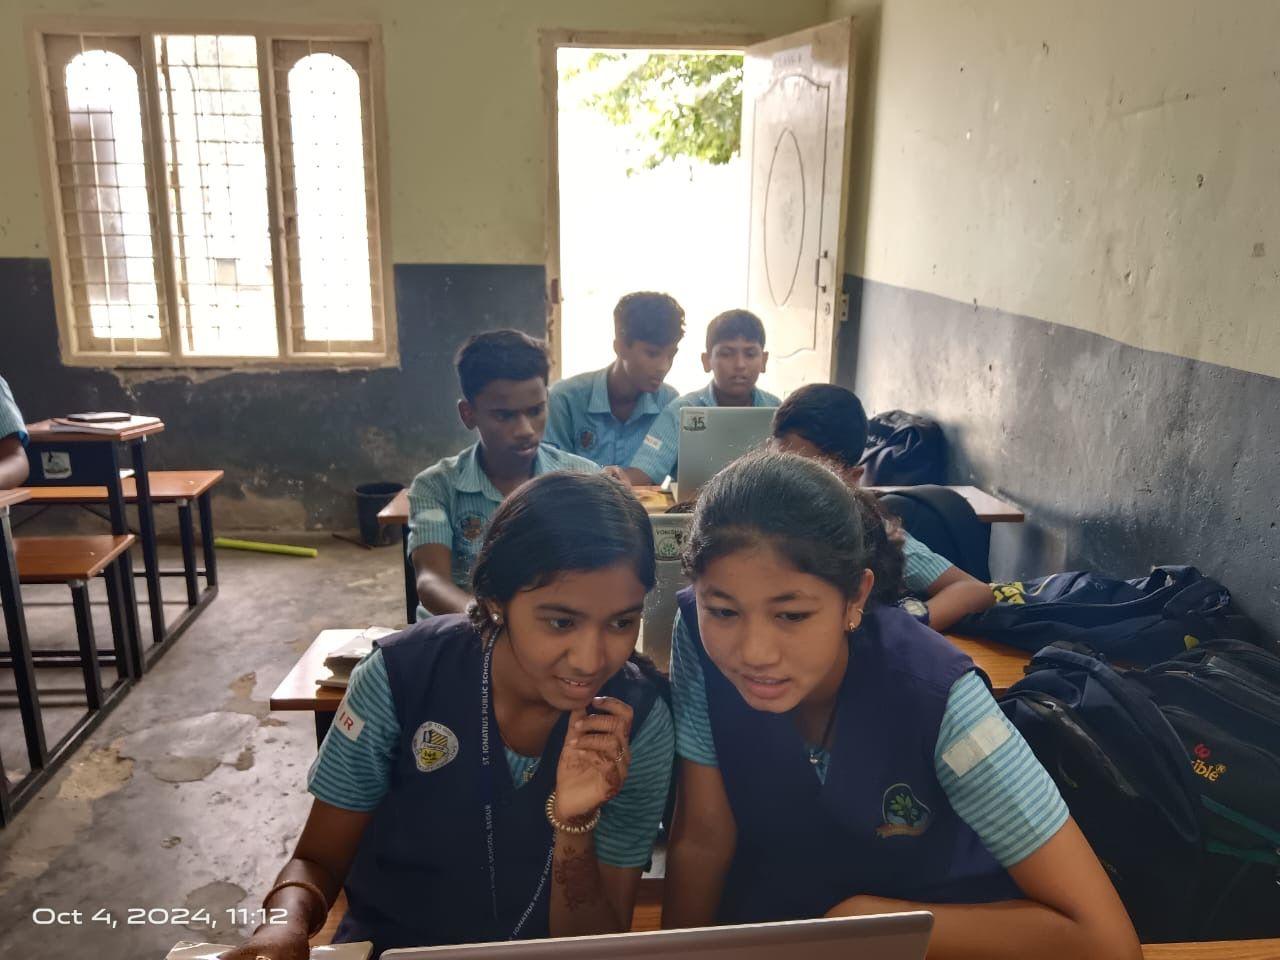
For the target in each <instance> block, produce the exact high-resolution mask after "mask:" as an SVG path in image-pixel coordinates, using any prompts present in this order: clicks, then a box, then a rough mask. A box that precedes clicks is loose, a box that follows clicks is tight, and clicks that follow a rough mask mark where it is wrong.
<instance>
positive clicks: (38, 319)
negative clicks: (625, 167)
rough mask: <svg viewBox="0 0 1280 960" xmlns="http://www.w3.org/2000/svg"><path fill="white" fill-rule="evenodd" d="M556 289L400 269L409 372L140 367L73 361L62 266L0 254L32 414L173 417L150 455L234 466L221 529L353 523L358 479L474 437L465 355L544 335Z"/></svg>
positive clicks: (510, 276) (2, 356) (497, 277)
mask: <svg viewBox="0 0 1280 960" xmlns="http://www.w3.org/2000/svg"><path fill="white" fill-rule="evenodd" d="M543 283H544V272H543V269H542V268H541V267H537V266H501V265H497V266H485V265H449V264H397V265H396V267H395V292H396V309H397V313H398V316H399V337H400V358H401V361H400V362H401V365H400V368H399V369H380V370H364V371H347V372H343V371H337V370H323V369H320V370H317V369H314V368H311V369H296V368H289V369H285V370H281V371H271V372H268V371H262V372H228V373H224V372H218V371H209V370H203V371H174V372H172V373H170V372H168V371H156V370H150V371H146V372H144V373H139V372H125V371H120V372H117V371H109V370H92V369H84V368H68V367H66V366H64V365H63V364H62V362H61V360H60V359H59V356H58V338H57V326H56V323H55V319H54V305H53V294H52V288H51V277H50V269H49V261H48V260H44V259H0V374H2V375H3V376H4V377H5V379H7V380H8V381H9V384H10V386H11V387H12V388H13V391H14V394H15V396H16V397H17V399H18V402H19V404H20V405H21V407H22V411H23V414H24V415H25V416H26V417H27V419H28V420H37V419H41V418H43V417H47V416H55V415H61V414H64V413H67V412H71V411H75V410H114V409H126V410H132V411H137V412H141V413H148V414H154V415H156V416H159V417H161V418H163V419H164V421H165V425H166V430H165V432H164V433H163V434H161V435H159V436H158V437H156V438H155V440H154V442H152V443H151V444H150V445H149V447H148V455H149V457H150V461H149V462H150V463H152V464H153V465H155V466H157V467H161V468H164V467H168V468H172V469H182V468H197V467H219V468H221V469H223V470H225V471H226V472H227V478H226V482H225V483H224V484H223V487H222V488H221V490H220V493H219V496H218V502H217V505H216V507H215V511H216V517H217V521H218V525H219V526H220V527H223V528H226V529H233V528H240V529H273V528H274V529H284V530H290V529H292V530H297V529H302V528H304V527H307V528H311V527H315V528H334V529H344V528H352V527H354V526H355V522H356V521H355V498H354V494H353V493H352V488H353V487H354V486H355V485H356V484H357V483H363V482H366V481H371V480H396V481H400V482H402V483H406V484H407V483H408V482H409V481H410V480H411V479H412V478H413V476H414V474H415V473H417V472H418V471H419V470H422V469H424V468H426V467H428V466H430V465H431V464H432V463H434V462H435V461H436V460H438V459H439V458H440V457H443V456H449V455H451V454H453V453H456V452H457V451H458V450H459V449H460V448H461V447H463V446H464V445H466V444H467V443H469V442H471V441H470V440H469V439H468V438H469V436H470V434H468V432H467V431H466V430H465V429H464V428H463V427H462V425H461V424H460V423H459V422H458V417H457V414H456V413H455V404H456V400H457V395H458V391H457V378H456V377H455V375H454V371H453V362H452V361H453V353H454V350H455V349H456V348H457V346H458V344H459V343H461V342H462V340H463V339H464V338H466V337H467V336H468V335H470V334H471V333H473V332H476V331H480V330H485V329H491V328H494V327H500V326H510V327H516V328H518V329H521V330H524V331H526V332H528V333H530V334H534V335H538V336H541V335H542V334H543V333H544V332H545V330H546V313H545V306H544V301H543V289H544V286H543Z"/></svg>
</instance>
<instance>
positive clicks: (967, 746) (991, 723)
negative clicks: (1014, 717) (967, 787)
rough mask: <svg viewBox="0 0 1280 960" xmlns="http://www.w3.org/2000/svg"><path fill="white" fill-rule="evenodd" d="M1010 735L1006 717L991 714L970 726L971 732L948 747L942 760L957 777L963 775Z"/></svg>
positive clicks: (993, 751)
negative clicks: (1005, 720)
mask: <svg viewBox="0 0 1280 960" xmlns="http://www.w3.org/2000/svg"><path fill="white" fill-rule="evenodd" d="M1009 737H1010V733H1009V728H1008V727H1007V726H1006V725H1005V722H1004V719H1003V718H1002V717H997V716H994V715H992V716H989V717H987V718H985V719H983V720H980V721H979V722H978V723H975V724H974V725H973V726H972V727H970V728H969V732H968V733H966V734H965V735H964V736H963V737H961V738H960V739H959V740H957V741H956V742H955V743H953V744H952V745H951V746H949V747H947V749H946V750H945V751H943V754H942V762H943V763H945V764H946V765H947V766H948V767H950V768H951V770H952V772H954V773H955V775H956V776H957V777H963V776H964V775H965V774H966V773H968V772H969V771H970V770H972V769H973V768H974V767H976V766H977V765H978V764H979V763H981V762H982V761H983V760H985V759H986V758H987V757H989V756H991V754H993V753H995V751H996V748H997V747H999V746H1000V745H1001V744H1002V743H1004V742H1005V741H1006V740H1008V739H1009Z"/></svg>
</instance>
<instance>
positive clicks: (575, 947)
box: [382, 912, 933, 960]
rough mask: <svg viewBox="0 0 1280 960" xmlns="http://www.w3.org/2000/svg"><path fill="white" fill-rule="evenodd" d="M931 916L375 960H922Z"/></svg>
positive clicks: (449, 950) (491, 946)
mask: <svg viewBox="0 0 1280 960" xmlns="http://www.w3.org/2000/svg"><path fill="white" fill-rule="evenodd" d="M932 929H933V914H931V913H927V912H918V913H895V914H887V915H885V916H876V917H838V918H835V919H831V920H792V921H788V922H785V923H752V924H745V925H743V926H736V927H704V928H702V929H699V930H655V931H651V932H648V933H612V934H608V935H606V936H599V937H565V938H560V939H553V940H524V941H515V942H512V943H472V944H467V945H465V946H457V947H418V948H411V949H408V950H388V951H387V952H386V953H384V954H383V955H382V957H383V960H480V958H481V957H484V958H486V960H487V958H489V957H494V958H496V960H574V958H580V960H612V958H615V957H616V958H623V957H625V958H627V960H681V958H684V957H689V958H696V960H730V958H732V960H795V958H796V957H797V956H803V957H804V960H924V953H925V948H927V947H928V946H929V933H930V931H931V930H932Z"/></svg>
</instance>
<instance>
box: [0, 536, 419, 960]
mask: <svg viewBox="0 0 1280 960" xmlns="http://www.w3.org/2000/svg"><path fill="white" fill-rule="evenodd" d="M279 539H281V540H283V541H286V542H290V543H299V544H305V545H310V546H316V547H318V548H319V550H320V556H319V557H318V558H316V559H314V560H310V559H299V558H292V557H279V556H268V555H263V554H252V553H242V552H237V551H224V550H220V551H219V552H218V561H219V577H220V592H219V595H218V597H217V598H216V599H215V600H214V601H213V603H212V604H211V605H210V606H209V607H208V608H206V610H205V611H204V613H203V614H202V615H201V616H200V617H199V618H198V619H197V620H196V622H195V623H193V624H192V625H191V627H190V628H189V629H188V630H187V632H186V633H185V634H183V636H182V637H181V638H180V639H179V640H178V641H177V643H176V644H175V646H174V647H173V648H172V649H171V650H170V651H169V652H168V653H166V654H165V656H164V657H163V658H162V659H161V660H160V661H159V662H158V663H157V664H156V666H155V668H154V669H153V670H152V671H151V672H150V673H148V674H147V675H146V676H145V677H144V678H143V680H142V681H141V682H140V683H139V684H137V685H136V686H135V687H134V688H133V689H132V690H130V691H129V692H128V694H127V695H126V697H125V699H124V701H123V702H122V703H121V704H120V705H119V706H118V707H117V708H116V709H115V711H114V712H113V713H112V714H111V715H110V716H109V717H108V718H107V719H106V720H105V721H104V723H103V725H102V726H101V727H100V728H99V729H98V730H97V731H95V733H94V734H93V736H91V737H90V739H89V740H88V741H87V742H86V743H85V744H84V745H82V746H81V747H80V749H79V750H78V751H77V752H76V753H75V754H74V755H73V756H72V757H71V758H69V760H68V761H67V763H66V765H65V766H64V767H63V768H62V770H61V771H60V772H59V773H58V775H57V776H55V777H54V778H53V780H52V781H51V782H50V783H49V784H48V785H46V787H45V789H44V790H43V791H41V793H40V794H39V795H38V796H37V797H35V798H34V799H33V800H32V801H31V803H30V804H28V806H27V807H26V808H24V809H23V810H22V812H21V813H19V814H18V816H17V818H16V819H15V821H14V822H13V823H12V824H11V825H10V826H9V827H8V828H7V829H5V830H2V831H0V956H5V957H31V958H37V957H60V958H61V957H81V956H92V957H95V958H98V960H114V958H122V960H123V958H129V960H137V958H139V957H163V956H164V955H165V953H166V952H167V951H168V949H169V948H170V947H171V946H172V945H173V944H174V943H175V942H176V941H178V940H183V939H187V940H211V941H214V942H223V943H226V942H236V941H237V940H238V939H239V938H240V937H242V936H243V935H245V934H247V932H248V929H249V928H247V927H239V928H237V927H236V926H235V925H234V924H233V923H232V922H231V920H230V918H229V917H228V915H227V913H226V912H225V911H226V910H227V909H228V908H231V907H240V908H248V909H251V910H252V909H255V908H257V907H258V906H259V904H260V902H261V897H262V895H263V894H264V893H265V892H266V891H267V889H268V888H269V884H270V881H271V880H272V878H273V877H274V875H275V873H276V872H277V871H278V870H279V869H280V867H281V866H282V865H283V863H284V860H285V858H286V856H287V855H288V853H289V852H290V851H291V850H292V848H293V843H294V841H295V840H296V838H297V835H298V833H299V831H300V830H301V827H302V823H303V820H304V819H305V817H306V812H307V809H308V806H309V799H308V795H307V793H306V786H305V778H306V773H307V768H308V766H309V765H310V763H311V761H312V759H313V758H314V757H315V733H314V726H313V723H312V717H311V715H310V714H300V713H289V714H276V715H272V714H270V713H269V711H268V708H267V701H268V698H269V697H270V695H271V691H272V690H273V689H274V688H275V686H276V684H277V683H278V682H279V681H280V680H281V679H282V678H283V677H284V675H285V673H287V672H288V670H289V668H290V667H291V666H292V665H293V663H294V662H295V661H296V660H297V658H298V656H299V655H300V654H301V653H302V651H303V650H305V649H306V647H307V645H308V644H309V643H310V642H311V640H312V639H314V637H315V635H316V634H317V633H318V632H319V631H320V630H322V629H324V628H326V627H365V626H369V625H370V624H380V625H385V626H397V625H399V619H398V618H400V617H402V616H403V613H404V610H403V585H402V584H403V578H402V574H401V567H400V560H399V552H398V550H397V549H396V548H395V547H387V548H383V549H379V550H374V551H366V550H362V549H360V548H358V547H355V546H352V545H349V544H347V543H343V542H341V541H338V540H335V539H332V538H330V537H328V536H324V537H320V536H290V537H280V538H279ZM164 552H165V554H166V559H169V560H170V562H173V559H174V557H173V555H175V554H176V551H171V550H169V549H168V548H166V549H165V551H164ZM165 587H166V590H167V592H168V594H169V596H170V599H172V600H177V599H178V598H179V597H180V596H181V591H182V582H181V581H180V580H166V581H165ZM59 591H60V592H59ZM32 595H33V599H60V598H61V597H64V596H65V595H66V592H65V590H61V588H57V589H55V588H41V589H40V590H39V591H32ZM139 595H140V600H142V599H143V598H145V588H143V587H142V584H141V582H140V583H139ZM166 606H167V607H168V609H169V616H170V618H172V617H174V616H176V615H177V613H179V612H180V611H181V609H182V607H181V605H175V606H169V605H166ZM94 617H95V624H96V629H97V631H98V638H99V646H109V645H110V630H109V624H108V621H107V616H106V609H105V607H102V606H95V608H94ZM27 619H28V625H29V630H30V633H31V635H32V642H33V645H37V646H64V645H65V646H74V624H73V621H72V618H71V609H70V607H63V608H59V607H51V606H32V607H31V608H29V610H28V618H27ZM142 619H143V621H144V623H145V620H146V616H145V612H144V613H143V618H142ZM58 674H60V675H58ZM58 674H52V673H50V674H47V675H46V673H45V672H44V671H42V672H41V676H40V677H39V683H40V686H41V688H42V690H45V689H50V690H51V689H52V688H54V687H59V688H63V689H68V688H72V687H74V686H75V685H76V684H77V682H78V681H79V677H78V674H76V673H74V672H62V671H59V672H58ZM113 677H114V673H112V672H111V671H109V670H104V681H107V682H109V680H110V679H112V678H113ZM5 679H6V683H7V685H8V686H10V687H11V686H12V683H11V680H10V679H9V678H7V677H6V678H5ZM3 686H4V685H3V684H0V687H3ZM81 702H83V701H81ZM12 704H13V700H12V698H8V699H3V698H0V756H3V757H4V760H5V763H6V764H7V765H9V766H11V767H13V768H18V769H20V768H21V767H22V761H23V759H24V751H23V749H22V747H21V743H22V740H21V729H20V726H18V722H19V719H20V718H19V715H18V712H17V710H16V709H14V708H13V707H12ZM75 712H76V711H71V710H68V709H66V708H62V709H59V710H56V711H53V713H52V717H53V719H52V721H50V722H49V726H50V727H51V730H50V733H49V737H50V742H53V740H54V739H56V736H57V735H58V734H59V733H60V732H61V729H65V727H66V725H67V724H69V723H70V722H72V720H73V719H74V713H75ZM10 772H12V771H10ZM139 907H140V908H144V909H152V908H168V909H173V908H188V909H197V908H205V909H207V910H208V911H209V912H210V914H212V916H213V918H214V919H215V920H217V921H218V926H217V929H216V930H214V931H212V932H210V931H209V930H208V929H207V928H198V927H196V926H193V927H184V926H177V925H172V924H166V923H164V922H163V921H164V919H165V918H164V916H163V915H161V914H160V913H154V914H153V915H152V917H151V921H152V922H149V923H142V924H136V925H130V924H128V923H127V918H128V911H129V909H130V908H139ZM38 908H51V909H53V910H57V911H72V910H79V911H82V912H83V914H84V917H83V921H82V923H80V924H76V923H74V922H72V923H66V924H58V923H55V924H51V925H47V926H41V925H37V924H36V923H34V922H33V911H35V910H36V909H38ZM99 910H107V911H110V912H111V913H112V914H113V915H114V918H115V920H116V924H117V925H116V926H115V927H114V928H112V927H111V926H109V925H108V924H106V923H104V922H91V920H90V918H91V917H92V916H93V915H94V913H95V912H97V911H99ZM250 926H252V925H250Z"/></svg>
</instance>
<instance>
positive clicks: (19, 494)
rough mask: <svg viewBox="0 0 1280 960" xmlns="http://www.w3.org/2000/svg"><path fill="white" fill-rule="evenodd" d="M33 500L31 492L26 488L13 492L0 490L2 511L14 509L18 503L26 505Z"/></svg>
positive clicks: (19, 488)
mask: <svg viewBox="0 0 1280 960" xmlns="http://www.w3.org/2000/svg"><path fill="white" fill-rule="evenodd" d="M30 499H31V491H30V490H28V489H27V488H26V487H17V488H16V489H13V490H0V510H2V509H4V508H5V507H12V506H13V505H14V504H16V503H26V502H27V501H28V500H30Z"/></svg>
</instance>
